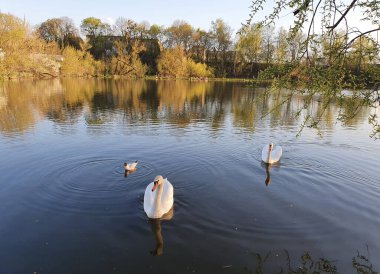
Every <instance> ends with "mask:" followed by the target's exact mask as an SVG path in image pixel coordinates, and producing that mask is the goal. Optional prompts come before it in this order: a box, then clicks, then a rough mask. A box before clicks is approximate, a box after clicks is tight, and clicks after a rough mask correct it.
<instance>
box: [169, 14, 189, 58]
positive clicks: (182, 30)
mask: <svg viewBox="0 0 380 274" xmlns="http://www.w3.org/2000/svg"><path fill="white" fill-rule="evenodd" d="M192 34H193V27H192V26H191V25H190V24H188V23H187V22H185V21H181V20H176V21H174V23H173V24H172V25H171V26H170V27H169V28H168V29H167V45H168V46H169V47H182V48H183V49H184V50H185V52H188V51H189V49H190V45H191V40H192Z"/></svg>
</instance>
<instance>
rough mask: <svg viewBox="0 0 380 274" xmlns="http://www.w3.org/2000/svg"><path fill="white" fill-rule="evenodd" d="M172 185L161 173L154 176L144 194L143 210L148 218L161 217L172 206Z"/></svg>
mask: <svg viewBox="0 0 380 274" xmlns="http://www.w3.org/2000/svg"><path fill="white" fill-rule="evenodd" d="M173 192H174V191H173V186H172V184H171V183H170V182H169V181H168V179H167V178H166V179H164V178H163V177H162V176H161V175H158V176H156V178H154V181H153V182H151V183H150V184H149V185H148V186H147V188H146V190H145V195H144V211H145V213H146V215H147V216H148V217H149V218H152V219H156V218H161V217H162V216H163V215H164V214H165V213H167V212H169V211H170V209H171V208H172V207H173V202H174V200H173Z"/></svg>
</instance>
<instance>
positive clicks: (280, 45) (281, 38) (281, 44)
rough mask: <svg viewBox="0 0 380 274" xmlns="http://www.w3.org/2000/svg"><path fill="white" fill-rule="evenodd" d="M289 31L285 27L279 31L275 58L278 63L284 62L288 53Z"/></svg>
mask: <svg viewBox="0 0 380 274" xmlns="http://www.w3.org/2000/svg"><path fill="white" fill-rule="evenodd" d="M287 36H288V33H287V31H286V29H285V28H283V27H281V28H280V29H279V30H278V32H277V37H276V46H275V59H276V62H277V63H280V64H282V63H284V62H285V60H286V58H287V55H288V41H287V39H286V38H287Z"/></svg>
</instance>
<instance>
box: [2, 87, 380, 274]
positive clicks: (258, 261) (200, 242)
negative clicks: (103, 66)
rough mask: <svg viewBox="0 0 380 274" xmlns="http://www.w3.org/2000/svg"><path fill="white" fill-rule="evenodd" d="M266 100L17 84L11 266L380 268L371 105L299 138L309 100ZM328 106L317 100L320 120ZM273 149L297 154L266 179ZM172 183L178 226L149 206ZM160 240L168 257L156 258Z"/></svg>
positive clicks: (378, 150)
mask: <svg viewBox="0 0 380 274" xmlns="http://www.w3.org/2000/svg"><path fill="white" fill-rule="evenodd" d="M262 92H263V89H259V88H256V89H252V88H248V87H246V85H244V84H232V83H201V82H195V83H194V82H193V83H190V82H186V81H159V82H155V81H111V80H61V81H60V80H55V81H38V82H32V81H26V82H21V83H14V82H8V83H3V84H2V85H1V88H0V273H1V274H3V273H4V274H5V273H7V274H8V273H33V272H36V273H194V272H195V273H256V271H258V272H257V273H261V272H259V271H263V273H279V272H281V271H283V273H290V272H291V271H294V272H291V273H301V272H296V271H301V268H299V267H304V268H305V269H309V270H308V271H309V272H302V273H311V271H312V270H318V269H319V270H318V271H321V273H324V272H323V271H322V270H324V271H325V272H327V273H333V271H334V270H337V271H338V272H339V273H356V272H357V269H358V268H362V269H367V270H368V269H370V267H371V265H372V269H373V271H375V270H376V271H380V233H379V232H380V180H379V179H380V175H379V168H380V165H379V156H380V143H379V141H374V140H373V139H370V138H369V137H368V136H369V133H370V130H371V128H370V126H369V125H368V122H367V117H368V114H369V112H370V110H362V111H361V112H360V114H359V115H358V117H357V118H356V119H355V120H353V121H352V122H351V123H350V124H346V125H342V124H341V123H340V122H338V121H337V120H336V116H337V114H338V111H339V109H338V108H337V107H336V106H334V105H331V106H329V107H328V109H327V110H326V111H325V112H324V114H323V121H322V122H321V126H322V130H321V133H322V136H323V137H320V136H318V135H317V134H316V132H315V131H314V130H311V129H308V128H305V129H304V131H303V132H302V135H301V136H300V137H298V138H297V137H296V134H297V132H298V130H299V127H300V124H301V122H302V119H295V118H294V113H295V112H296V111H297V108H298V106H300V105H301V104H302V98H293V100H292V101H291V102H289V103H286V104H284V105H283V106H282V108H281V109H278V110H277V111H274V112H272V113H271V114H269V115H267V116H265V117H264V118H263V119H261V116H262V115H263V114H264V113H266V112H268V110H269V109H270V108H271V106H272V105H273V104H275V103H276V101H277V102H278V101H279V100H281V98H274V97H266V98H263V99H260V98H259V95H260V94H261V93H262ZM343 111H344V110H343ZM319 112H320V103H319V102H318V100H316V101H315V102H314V103H313V105H312V107H311V109H310V114H311V115H317V114H318V113H319ZM271 141H273V142H275V143H277V144H280V145H282V147H283V151H284V152H283V157H282V159H281V163H280V164H279V165H277V166H272V167H271V169H270V170H269V172H270V182H269V184H268V185H266V183H265V182H266V179H267V172H266V169H265V166H263V165H262V164H261V162H260V157H261V147H262V146H263V145H264V144H266V143H269V142H271ZM135 159H138V160H139V161H140V164H139V168H138V170H137V171H136V172H135V173H133V174H130V175H128V176H127V177H124V171H123V163H124V161H132V160H135ZM158 174H161V175H163V176H165V177H168V179H169V180H170V181H171V182H172V184H173V186H174V199H175V205H174V212H173V213H174V215H173V218H172V219H171V220H170V221H161V222H157V221H156V222H151V221H149V220H148V219H147V217H146V216H145V213H144V211H143V193H144V190H145V187H146V186H147V184H148V183H149V182H151V181H152V179H153V178H154V176H155V175H158ZM160 237H162V238H163V240H162V242H160ZM156 240H158V242H159V243H156ZM156 245H157V247H158V246H160V252H158V253H161V252H162V254H161V256H152V255H151V251H153V252H152V253H157V249H156ZM155 249H156V252H154V251H155ZM366 267H367V268H366ZM321 269H322V270H321ZM367 273H372V272H367Z"/></svg>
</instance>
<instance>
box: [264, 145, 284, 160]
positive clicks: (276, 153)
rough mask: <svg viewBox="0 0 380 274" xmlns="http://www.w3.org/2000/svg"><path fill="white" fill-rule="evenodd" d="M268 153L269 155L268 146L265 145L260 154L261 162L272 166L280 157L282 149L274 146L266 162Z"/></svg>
mask: <svg viewBox="0 0 380 274" xmlns="http://www.w3.org/2000/svg"><path fill="white" fill-rule="evenodd" d="M268 153H269V145H265V146H264V147H263V150H262V152H261V160H262V161H263V162H265V163H268V164H273V163H275V162H278V161H279V160H280V158H281V156H282V147H281V146H274V148H273V150H272V152H271V154H270V159H269V161H268Z"/></svg>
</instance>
